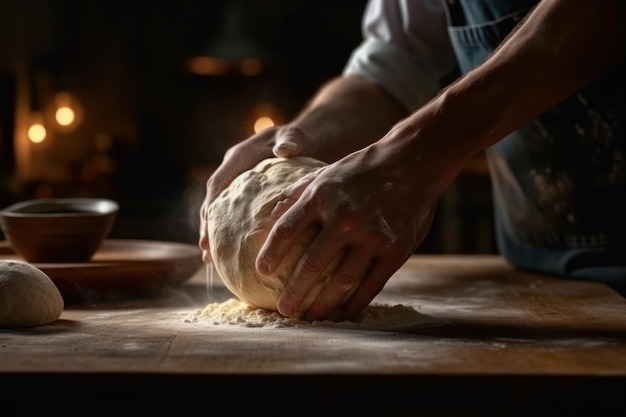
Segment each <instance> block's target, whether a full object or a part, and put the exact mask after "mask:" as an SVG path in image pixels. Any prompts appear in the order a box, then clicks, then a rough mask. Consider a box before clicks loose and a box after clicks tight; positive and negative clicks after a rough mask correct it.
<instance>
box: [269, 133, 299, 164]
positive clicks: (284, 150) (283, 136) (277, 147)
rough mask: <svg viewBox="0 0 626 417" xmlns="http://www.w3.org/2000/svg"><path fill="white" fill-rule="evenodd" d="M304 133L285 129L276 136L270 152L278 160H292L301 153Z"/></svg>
mask: <svg viewBox="0 0 626 417" xmlns="http://www.w3.org/2000/svg"><path fill="white" fill-rule="evenodd" d="M303 136H304V133H303V132H302V130H300V129H298V128H291V127H290V128H287V129H285V130H284V131H281V132H279V133H278V134H277V135H276V143H275V144H274V147H273V148H272V152H273V153H274V155H275V156H277V157H279V158H293V157H294V156H298V155H300V154H301V153H302V137H303Z"/></svg>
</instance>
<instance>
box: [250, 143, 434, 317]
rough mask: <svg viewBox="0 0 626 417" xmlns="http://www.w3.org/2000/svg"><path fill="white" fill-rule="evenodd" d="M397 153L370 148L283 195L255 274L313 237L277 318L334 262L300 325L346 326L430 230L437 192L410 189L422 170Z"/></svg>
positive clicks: (424, 184)
mask: <svg viewBox="0 0 626 417" xmlns="http://www.w3.org/2000/svg"><path fill="white" fill-rule="evenodd" d="M383 149H384V151H383ZM403 153H404V154H406V152H402V151H400V152H393V151H392V152H390V151H389V148H385V147H384V146H383V147H381V146H379V144H374V145H372V146H370V147H368V148H365V149H364V150H361V151H358V152H355V153H353V154H350V155H348V156H346V157H345V158H343V159H341V160H339V161H337V162H335V163H333V164H330V165H327V166H326V167H324V168H322V169H320V170H319V171H317V172H316V173H315V174H314V175H312V176H310V177H309V178H308V181H300V182H298V183H297V184H296V185H295V186H294V187H292V189H290V190H287V198H286V199H285V200H283V201H282V202H281V204H280V205H278V206H277V207H276V209H275V210H274V212H273V213H272V215H273V216H276V217H277V218H278V220H277V221H276V223H275V225H274V227H273V228H272V230H271V232H270V234H269V235H268V238H267V240H266V242H265V244H264V246H263V247H262V248H261V250H260V251H259V254H258V257H257V262H256V265H257V270H258V271H259V273H261V274H265V275H267V274H270V273H272V272H273V271H274V270H275V269H276V268H277V267H278V265H279V264H280V262H281V261H282V259H283V258H284V257H285V256H286V254H287V253H288V251H289V250H290V247H291V245H292V244H293V243H294V242H295V241H296V240H298V238H299V236H300V235H301V234H302V233H304V232H305V231H306V230H308V229H309V228H316V229H317V230H319V234H318V235H317V237H316V238H315V239H314V241H313V242H312V243H311V245H310V246H309V247H308V249H307V250H306V251H305V253H304V254H303V256H302V258H301V259H300V262H299V263H298V265H297V267H296V269H295V271H294V273H293V275H292V276H291V277H290V279H289V281H288V282H287V284H286V286H285V288H284V290H283V291H282V293H281V295H280V298H279V300H278V305H277V308H278V311H279V312H280V313H281V314H283V315H285V316H291V315H293V314H294V313H295V312H296V311H297V310H298V306H299V305H300V303H301V302H302V300H304V299H305V297H306V295H307V294H308V293H309V291H310V290H311V289H312V288H313V287H314V286H315V284H316V283H317V282H318V281H319V280H320V279H322V277H321V273H322V272H323V271H324V269H325V268H326V267H327V266H328V265H329V264H330V263H331V262H332V261H333V260H334V259H335V258H337V257H341V261H340V262H339V265H338V267H337V269H336V270H335V271H334V273H333V274H332V276H331V278H330V279H329V281H328V282H327V283H326V285H325V287H324V288H323V289H322V292H321V293H320V294H319V296H318V298H317V299H316V300H315V301H314V303H313V304H312V305H311V307H310V308H309V310H308V311H307V319H309V320H317V319H323V318H326V317H329V316H330V315H333V317H335V316H336V315H337V314H339V317H340V318H341V319H351V318H353V317H355V316H356V315H357V314H358V313H359V312H361V310H362V309H363V308H365V307H366V306H367V305H368V304H369V303H370V302H371V300H372V299H373V298H374V297H375V296H376V295H377V294H378V293H379V292H380V291H381V290H382V288H383V287H384V285H385V283H386V282H387V280H388V279H389V278H390V277H391V276H392V275H393V273H394V272H395V271H396V270H397V269H398V268H400V266H402V265H403V264H404V263H405V262H406V260H407V259H408V258H409V256H410V255H411V254H412V253H413V252H414V251H415V250H416V249H417V247H418V246H419V245H420V243H421V242H422V241H423V239H424V237H425V236H426V234H427V232H428V230H429V229H430V226H431V224H432V219H433V215H434V213H435V208H436V202H437V200H438V198H439V196H440V194H439V191H440V190H439V188H438V187H435V186H429V184H428V181H430V180H428V179H425V178H423V179H421V180H419V179H418V180H417V181H416V179H415V176H416V172H424V170H416V169H415V166H414V164H413V163H410V162H411V161H413V159H409V158H407V156H406V155H402V154H403ZM402 158H405V161H404V162H403V161H401V159H402ZM435 182H436V181H435Z"/></svg>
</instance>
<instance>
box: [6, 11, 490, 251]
mask: <svg viewBox="0 0 626 417" xmlns="http://www.w3.org/2000/svg"><path fill="white" fill-rule="evenodd" d="M364 6H365V1H364V0H342V1H330V0H268V1H253V0H239V1H235V0H219V1H218V0H205V1H201V0H186V1H165V0H156V1H122V0H109V1H94V0H92V1H89V0H87V1H70V0H60V1H58V0H55V1H53V0H25V1H18V0H9V1H3V2H1V3H0V92H1V97H0V203H1V205H2V206H3V207H4V206H6V205H8V204H11V203H13V202H16V201H20V200H24V199H30V198H36V197H73V196H98V197H109V198H113V199H115V200H117V201H118V202H119V203H120V213H119V215H118V218H117V220H116V225H115V227H114V230H113V231H112V234H111V237H115V238H145V239H160V240H175V241H182V242H189V243H194V244H195V243H196V242H197V230H198V224H199V220H198V211H199V207H200V204H201V202H202V198H203V197H204V184H205V182H206V179H207V178H208V176H209V175H210V173H211V172H212V170H213V169H214V168H215V167H216V166H217V165H218V164H219V162H220V161H221V158H222V155H223V153H224V152H225V151H226V149H228V147H230V146H231V145H232V144H234V143H236V142H238V141H240V140H243V139H245V138H246V137H247V136H249V135H250V134H251V133H252V132H253V128H252V126H253V121H254V119H255V118H256V117H257V115H258V114H260V113H263V112H265V113H270V114H271V115H272V117H273V118H274V120H275V121H276V122H278V123H280V122H284V121H287V120H289V119H290V118H291V117H293V116H294V115H295V114H296V113H297V112H298V110H299V109H300V108H301V107H302V106H303V105H304V104H305V103H306V100H307V99H308V98H309V97H310V96H311V95H312V94H313V93H314V92H315V90H316V89H317V88H318V87H319V85H320V84H322V83H323V82H325V81H327V80H329V79H330V78H332V77H333V76H335V75H338V74H339V73H340V72H341V70H342V69H343V66H344V64H345V62H346V60H347V59H348V56H349V54H350V53H351V51H352V49H353V48H354V47H356V46H357V45H358V44H359V42H360V40H361V27H360V24H361V13H362V11H363V8H364ZM230 12H236V13H237V16H238V20H237V22H238V25H239V26H238V29H237V28H235V29H237V33H234V32H233V27H232V25H231V26H228V25H229V24H232V21H230V20H228V18H227V16H231V15H230V14H229V13H230ZM229 22H230V23H229ZM235 36H241V37H243V39H244V40H245V42H246V43H247V46H248V47H250V48H251V49H252V50H254V51H256V52H258V56H259V57H261V58H262V60H263V63H264V70H263V71H262V72H260V73H259V74H258V75H256V76H243V75H241V74H237V73H232V72H230V73H227V74H224V75H220V76H215V75H208V76H207V75H198V74H195V73H193V72H192V71H190V70H189V68H188V65H187V64H188V62H189V59H190V58H191V57H193V56H197V55H198V54H202V53H203V52H204V51H206V48H207V47H208V46H210V45H211V44H212V43H215V42H218V41H224V40H226V41H228V40H229V37H231V38H232V37H235ZM231 40H232V39H231ZM24 85H27V87H28V90H27V91H26V92H24V91H23V86H24ZM58 91H68V92H70V93H72V94H73V95H74V96H75V97H76V98H77V99H78V101H79V102H80V104H81V106H82V109H83V119H82V121H81V124H80V125H79V126H78V127H77V128H76V129H75V130H74V131H72V132H70V133H68V132H65V133H64V132H57V133H54V137H51V138H50V139H51V140H50V141H48V142H49V143H48V144H46V147H41V149H38V150H37V151H36V152H37V155H38V156H37V161H38V162H36V163H35V164H34V165H35V168H33V171H32V172H28V173H24V172H20V170H19V169H18V165H19V164H18V162H17V159H16V151H17V145H16V144H17V143H18V139H17V136H16V133H15V132H16V131H18V130H19V129H20V122H19V120H20V119H19V114H22V113H23V112H24V110H21V108H20V105H19V103H20V102H23V99H20V98H21V97H22V96H24V95H28V97H29V99H30V106H31V108H30V110H33V106H35V105H36V106H38V107H41V108H43V109H45V107H46V103H47V102H49V101H50V97H51V96H52V95H53V94H54V93H55V92H58ZM20 100H21V101H20ZM16 103H17V104H16ZM20 112H22V113H20ZM26 112H28V110H27V111H26ZM477 162H478V163H477V164H473V165H472V166H471V167H470V168H469V169H468V170H467V172H465V173H464V174H463V175H462V176H461V178H460V179H459V181H458V182H457V184H456V185H455V186H454V187H453V188H452V189H450V191H449V192H448V193H447V194H446V196H444V198H443V199H442V202H441V205H440V207H439V211H440V213H439V214H438V216H437V218H436V221H435V225H434V226H433V230H432V231H431V233H430V235H429V237H428V238H427V241H426V242H425V243H424V245H423V246H422V248H421V249H420V250H421V251H423V252H493V250H494V246H493V238H492V229H491V206H490V190H489V181H488V176H487V172H486V167H484V165H483V164H482V163H481V161H477ZM0 237H1V236H0Z"/></svg>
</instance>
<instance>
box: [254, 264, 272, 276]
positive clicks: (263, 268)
mask: <svg viewBox="0 0 626 417" xmlns="http://www.w3.org/2000/svg"><path fill="white" fill-rule="evenodd" d="M256 269H257V271H258V272H259V274H262V275H267V274H269V273H270V266H269V265H268V264H267V262H260V263H259V264H258V265H257V266H256Z"/></svg>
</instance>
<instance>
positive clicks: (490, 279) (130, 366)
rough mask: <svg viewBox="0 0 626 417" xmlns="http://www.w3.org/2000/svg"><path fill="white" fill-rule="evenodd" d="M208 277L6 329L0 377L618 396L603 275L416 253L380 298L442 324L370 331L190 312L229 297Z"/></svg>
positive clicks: (460, 399)
mask: <svg viewBox="0 0 626 417" xmlns="http://www.w3.org/2000/svg"><path fill="white" fill-rule="evenodd" d="M206 284H207V283H206V274H205V270H204V269H203V268H201V269H200V270H198V272H197V273H196V274H195V275H194V277H193V278H192V279H190V280H189V281H187V282H185V283H184V285H182V286H181V287H179V288H177V289H175V290H171V291H169V292H168V293H165V294H161V295H160V296H155V297H152V298H130V299H119V300H109V301H107V302H98V301H94V302H92V303H84V304H68V305H66V309H65V311H64V312H63V314H62V315H61V317H60V319H59V320H58V321H57V322H56V323H54V324H53V325H49V326H43V327H39V328H33V329H22V330H0V384H3V385H4V386H10V387H11V389H12V390H19V389H30V390H35V391H36V392H39V394H44V393H50V392H55V398H56V399H57V400H58V398H59V395H60V394H59V392H57V391H55V388H54V387H55V386H57V385H58V384H61V385H62V386H64V387H71V388H72V389H74V390H75V391H76V392H81V395H82V396H83V398H91V396H93V395H95V394H94V393H92V392H91V391H90V390H87V389H86V387H97V388H98V390H99V391H100V392H107V390H109V391H111V392H113V391H114V392H116V394H115V396H116V398H124V396H125V395H130V394H128V393H127V391H128V389H131V388H129V386H131V387H132V386H137V384H139V385H141V386H142V387H144V388H145V387H152V388H151V389H150V392H151V393H150V394H146V395H148V397H150V398H152V396H153V395H156V397H154V399H153V402H152V403H150V404H152V405H154V404H158V403H159V400H158V393H161V394H164V391H167V390H170V389H173V390H184V391H185V392H187V393H188V394H189V395H194V396H195V395H200V394H199V393H198V392H197V391H198V390H201V389H202V388H201V387H204V388H205V389H209V388H210V389H211V390H214V391H215V392H222V393H223V392H225V391H227V390H234V389H235V388H234V387H235V386H236V387H238V388H236V390H237V391H239V390H241V389H244V390H247V391H245V392H247V393H248V394H249V395H250V396H251V397H252V398H253V399H252V400H251V401H252V403H250V404H249V405H244V403H241V404H240V403H237V404H233V403H231V402H226V400H225V399H222V400H220V399H214V400H213V403H201V404H196V405H195V407H196V408H195V409H206V410H207V411H208V410H211V409H214V408H215V409H217V408H218V407H219V406H220V405H221V406H223V407H230V408H232V407H234V409H239V410H240V411H242V412H244V411H245V412H249V411H254V412H256V411H257V410H258V409H259V408H263V407H265V406H267V407H268V409H271V410H277V409H276V407H278V405H277V404H273V405H270V404H263V406H262V407H261V406H260V405H259V403H258V401H261V402H263V400H262V399H263V398H266V397H267V396H271V395H272V394H271V393H275V392H276V391H277V390H278V391H279V392H282V390H285V392H290V390H295V389H296V388H295V387H298V388H297V391H298V392H299V397H298V396H296V397H292V396H289V397H288V398H283V401H284V402H285V404H287V403H292V402H296V403H297V404H300V403H301V402H303V401H304V402H306V401H307V398H309V397H311V396H312V395H313V394H312V393H311V392H305V391H306V389H309V390H313V391H316V392H318V393H319V395H317V396H315V398H316V399H317V400H320V398H324V401H323V402H321V403H320V404H319V406H320V407H321V408H320V411H324V412H329V411H332V410H335V411H338V412H340V414H341V413H342V412H343V411H347V410H348V409H349V410H354V409H355V407H357V408H358V407H364V410H370V411H371V410H376V407H377V404H378V405H381V407H382V406H383V405H384V406H385V407H386V408H384V409H385V410H393V407H394V404H395V406H396V407H398V410H400V409H401V410H403V411H407V410H409V409H410V410H411V411H416V410H417V411H419V412H421V413H422V415H428V411H429V410H430V411H433V410H435V409H437V410H439V411H441V410H442V408H441V407H443V410H444V411H445V413H447V412H450V413H452V414H449V415H456V414H455V413H454V411H455V410H457V411H458V410H462V414H463V415H474V414H473V413H476V415H485V412H487V411H489V410H491V409H492V408H493V409H494V410H498V412H500V411H502V410H508V413H509V415H518V414H517V413H518V412H519V413H520V414H519V415H522V414H523V415H528V414H527V412H528V411H529V410H536V409H537V407H539V406H541V407H544V408H542V410H543V412H544V413H547V412H546V411H545V409H546V407H548V411H550V412H551V414H550V413H548V414H545V415H552V414H554V415H556V414H559V412H562V411H567V410H571V409H572V408H577V407H579V406H580V404H588V403H592V404H595V405H594V406H595V407H596V410H603V411H604V412H606V413H608V412H609V411H613V410H615V408H616V407H618V406H619V407H621V406H622V405H623V404H622V403H623V400H622V399H621V398H622V397H623V389H624V387H625V386H626V385H624V380H626V301H625V300H624V298H622V297H621V296H620V295H618V294H617V293H615V292H613V291H612V290H610V289H609V288H607V287H606V286H604V285H602V284H599V283H592V282H585V281H573V280H565V279H560V278H556V277H548V276H543V275H537V274H532V273H526V272H522V271H518V270H515V269H513V268H511V267H510V266H509V265H508V264H507V263H506V262H505V261H504V260H503V259H502V258H500V257H498V256H491V255H485V256H482V255H472V256H452V255H441V256H430V255H429V256H425V255H415V256H413V257H412V258H411V259H410V260H409V261H408V262H407V263H406V264H405V266H404V267H403V268H402V269H401V270H399V271H398V272H397V273H396V274H395V275H394V276H393V277H392V279H391V280H390V281H389V283H388V285H387V286H386V287H385V289H384V290H383V291H382V292H381V294H380V295H379V296H378V297H377V298H376V299H375V300H374V302H375V303H377V304H381V305H395V304H403V305H406V306H412V307H413V308H415V309H416V310H417V311H418V312H420V313H422V314H424V315H426V316H428V317H429V318H432V319H434V320H436V321H437V323H438V325H436V326H430V327H416V328H408V329H402V330H397V329H394V330H391V329H389V330H387V329H379V330H375V331H374V330H366V329H358V328H357V329H345V328H338V327H314V326H310V327H308V326H304V327H287V328H249V327H237V326H214V325H209V324H205V323H189V322H185V321H184V320H183V319H184V317H185V316H187V315H188V314H190V313H191V312H193V311H194V310H195V309H197V308H202V307H204V306H205V305H206V304H207V303H209V302H220V301H224V300H227V299H229V298H231V297H232V295H231V294H230V293H229V292H228V290H227V289H226V288H225V287H224V286H223V285H222V284H221V283H220V282H219V281H216V282H215V283H214V285H213V287H212V290H211V292H210V293H209V291H207V285H206ZM122 387H124V389H123V390H122ZM59 389H60V388H59ZM389 389H392V391H393V393H391V394H389V393H388V394H384V395H383V392H389ZM120 390H121V391H120ZM335 390H339V391H340V392H343V400H342V399H341V398H336V397H335V395H334V394H332V393H334V392H335ZM381 390H382V391H381ZM131 391H132V389H131ZM251 391H252V392H251ZM132 392H134V395H135V396H136V397H133V398H135V399H137V398H143V397H137V396H139V394H138V391H137V390H135V391H132ZM253 392H254V393H253ZM124 393H126V394H124ZM191 393H193V394H191ZM263 393H264V394H263ZM600 395H601V396H602V398H604V400H603V401H598V396H600ZM107 397H109V398H110V394H107ZM257 397H259V398H261V399H259V398H257ZM193 398H196V397H193ZM374 398H375V400H374ZM382 398H388V399H389V401H387V400H385V401H383V400H382ZM392 398H393V399H392ZM441 398H444V399H443V400H442V399H441ZM196 399H197V398H196ZM435 399H437V400H435ZM92 401H95V400H94V399H93V398H92ZM142 401H143V400H142ZM146 401H148V400H146ZM154 401H156V403H155V402H154ZM254 401H257V402H256V403H255V402H254ZM308 401H312V399H311V398H309V400H308ZM381 401H382V402H381ZM193 402H194V403H197V402H198V401H193ZM114 403H115V402H114ZM211 404H212V405H211ZM297 404H291V405H290V407H293V406H297ZM366 404H368V405H367V406H365V405H366ZM559 404H560V405H559ZM66 407H70V408H71V404H70V405H68V404H66ZM163 407H165V405H163ZM197 407H200V408H197ZM247 407H250V409H248V408H247ZM253 407H254V408H253ZM389 407H391V408H389ZM438 407H439V408H438ZM494 407H495V408H494ZM138 413H140V410H139V409H137V410H135V414H138ZM445 413H444V414H445ZM433 415H435V414H433ZM437 415H443V414H441V413H438V414H437ZM445 415H448V414H445ZM498 415H501V414H498ZM559 415H560V414H559Z"/></svg>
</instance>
